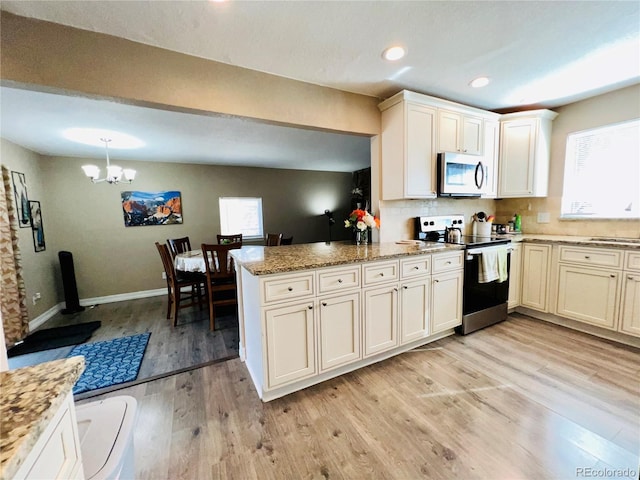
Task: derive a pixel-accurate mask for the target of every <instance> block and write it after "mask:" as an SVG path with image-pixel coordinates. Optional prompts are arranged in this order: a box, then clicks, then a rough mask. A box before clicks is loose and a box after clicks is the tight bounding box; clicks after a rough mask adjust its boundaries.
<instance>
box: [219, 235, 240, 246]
mask: <svg viewBox="0 0 640 480" xmlns="http://www.w3.org/2000/svg"><path fill="white" fill-rule="evenodd" d="M228 243H240V244H241V246H242V234H241V233H234V234H233V235H218V245H225V244H228Z"/></svg>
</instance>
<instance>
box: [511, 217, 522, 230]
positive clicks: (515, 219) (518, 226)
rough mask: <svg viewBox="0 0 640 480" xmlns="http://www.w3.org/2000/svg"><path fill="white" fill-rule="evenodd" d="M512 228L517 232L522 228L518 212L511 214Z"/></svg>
mask: <svg viewBox="0 0 640 480" xmlns="http://www.w3.org/2000/svg"><path fill="white" fill-rule="evenodd" d="M513 229H514V230H515V231H516V232H519V231H521V229H522V217H521V216H520V215H519V214H518V213H515V214H514V215H513Z"/></svg>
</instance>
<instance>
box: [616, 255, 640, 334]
mask: <svg viewBox="0 0 640 480" xmlns="http://www.w3.org/2000/svg"><path fill="white" fill-rule="evenodd" d="M624 270H625V271H624V278H623V281H622V301H621V308H620V321H619V323H618V327H619V330H620V332H622V333H626V334H629V335H634V336H636V337H640V252H626V257H625V262H624Z"/></svg>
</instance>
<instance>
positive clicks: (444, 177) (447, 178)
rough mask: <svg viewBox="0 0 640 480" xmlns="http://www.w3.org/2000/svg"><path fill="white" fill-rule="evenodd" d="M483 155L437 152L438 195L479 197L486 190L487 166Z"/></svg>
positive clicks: (487, 181) (487, 179)
mask: <svg viewBox="0 0 640 480" xmlns="http://www.w3.org/2000/svg"><path fill="white" fill-rule="evenodd" d="M483 160H484V157H479V156H476V155H467V154H464V153H455V152H442V153H439V154H438V195H439V196H441V197H479V196H480V195H482V194H483V193H485V192H486V191H487V185H488V183H489V173H490V172H489V167H488V165H486V164H485V162H483Z"/></svg>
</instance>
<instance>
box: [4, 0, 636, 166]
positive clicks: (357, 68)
mask: <svg viewBox="0 0 640 480" xmlns="http://www.w3.org/2000/svg"><path fill="white" fill-rule="evenodd" d="M0 8H2V10H6V11H8V12H11V13H15V14H18V15H23V16H27V17H35V18H38V19H42V20H48V21H52V22H56V23H61V24H65V25H70V26H73V27H77V28H82V29H85V30H92V31H97V32H102V33H106V34H110V35H115V36H119V37H124V38H127V39H130V40H133V41H137V42H141V43H145V44H149V45H154V46H157V47H161V48H166V49H169V50H173V51H177V52H183V53H187V54H190V55H195V56H198V57H203V58H208V59H212V60H216V61H219V62H224V63H228V64H231V65H236V66H240V67H245V68H250V69H254V70H260V71H263V72H268V73H272V74H275V75H280V76H284V77H289V78H293V79H297V80H301V81H305V82H310V83H314V84H319V85H325V86H329V87H333V88H338V89H342V90H347V91H351V92H356V93H362V94H365V95H371V96H375V97H379V98H381V99H382V98H386V97H389V96H390V95H392V94H394V93H396V92H397V91H399V90H401V89H403V88H406V89H409V90H414V91H417V92H422V93H426V94H429V95H434V96H437V97H441V98H446V99H450V100H454V101H458V102H461V103H464V104H468V105H472V106H476V107H480V108H485V109H488V110H495V111H513V110H518V109H525V108H531V107H532V106H535V107H544V108H553V107H557V106H560V105H564V104H567V103H571V102H574V101H577V100H581V99H584V98H588V97H590V96H594V95H598V94H600V93H604V92H607V91H611V90H615V89H618V88H622V87H624V86H628V85H632V84H635V83H638V82H639V81H640V2H637V1H592V2H576V1H567V2H564V1H530V2H523V1H467V2H465V1H455V2H454V1H452V2H447V1H409V2H401V1H375V2H368V1H354V2H347V1H324V2H313V1H259V2H257V1H229V2H222V3H217V2H206V1H197V2H196V1H162V2H159V1H142V0H140V1H103V0H94V1H55V2H52V1H13V0H2V3H1V5H0ZM392 44H402V45H403V46H405V47H406V48H407V50H408V55H407V56H406V57H405V58H404V59H402V60H400V61H399V62H397V63H389V62H386V61H384V60H382V58H381V52H382V50H383V49H384V48H386V47H388V46H390V45H392ZM480 75H486V76H489V77H490V78H491V83H490V84H489V86H487V87H485V88H482V89H472V88H470V87H469V86H468V83H469V82H470V81H471V80H472V79H473V78H475V77H477V76H480ZM0 95H1V97H0V102H1V104H0V114H1V118H0V120H1V121H2V123H1V128H2V131H1V133H2V136H3V137H4V138H7V139H9V140H11V141H14V142H15V143H18V144H21V145H24V146H26V147H27V148H31V149H33V150H35V151H38V152H41V153H47V154H55V155H72V156H96V155H97V154H96V152H95V150H96V147H90V150H82V149H81V148H80V146H79V145H73V144H70V143H69V142H66V141H65V142H62V141H58V140H57V135H58V133H59V132H58V130H59V129H60V126H61V124H62V123H63V122H64V121H66V119H73V120H74V121H75V122H76V123H84V124H85V125H86V126H94V127H95V126H101V125H104V127H103V128H111V129H116V130H117V129H119V130H122V131H125V132H127V133H129V134H133V135H136V136H140V137H141V138H142V139H143V140H144V141H145V142H146V143H147V147H144V148H142V149H138V150H134V151H130V152H128V153H124V151H118V152H117V155H116V154H115V153H114V155H113V156H114V157H116V158H123V159H129V158H131V159H134V158H135V159H140V160H151V159H153V160H169V159H170V160H171V161H176V159H179V160H180V161H184V162H189V163H193V162H196V163H232V164H241V165H255V166H271V167H277V168H301V169H307V168H309V169H317V170H335V171H353V170H356V169H358V168H362V167H364V166H366V165H368V162H369V153H368V149H369V142H368V139H366V138H362V137H352V136H348V135H335V134H330V133H322V132H313V131H309V130H301V129H289V128H285V127H278V126H272V125H265V124H261V123H257V122H254V121H249V120H242V119H234V118H230V117H215V116H210V117H202V116H195V115H188V114H180V113H174V112H171V113H170V112H160V111H157V110H152V109H147V108H141V107H132V106H127V105H123V104H116V103H112V104H108V103H106V102H99V101H96V100H88V99H82V98H69V97H62V96H57V95H51V94H43V93H38V92H26V91H19V90H13V89H7V88H2V89H1V90H0ZM96 102H98V103H96ZM20 125H22V127H23V128H20ZM74 126H78V125H74ZM36 127H37V128H36ZM211 132H216V133H215V134H212V133H211ZM168 133H170V134H168ZM240 140H241V141H240ZM247 140H248V141H247ZM345 149H346V150H345ZM129 155H131V156H130V157H129Z"/></svg>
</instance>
